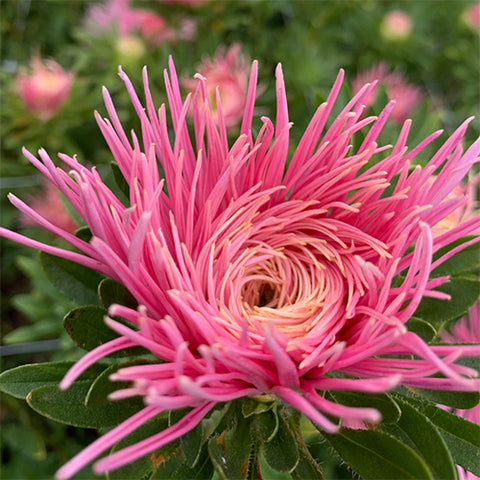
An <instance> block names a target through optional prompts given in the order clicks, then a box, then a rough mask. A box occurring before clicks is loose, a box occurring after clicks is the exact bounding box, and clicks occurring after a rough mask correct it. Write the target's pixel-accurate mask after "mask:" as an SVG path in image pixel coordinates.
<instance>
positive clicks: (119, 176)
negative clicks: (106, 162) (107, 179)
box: [110, 162, 130, 198]
mask: <svg viewBox="0 0 480 480" xmlns="http://www.w3.org/2000/svg"><path fill="white" fill-rule="evenodd" d="M110 167H111V168H112V172H113V178H114V179H115V183H116V184H117V186H118V188H119V189H120V191H121V192H122V193H123V194H124V195H125V196H126V197H127V198H129V197H130V187H129V186H128V182H127V181H126V180H125V177H124V176H123V173H122V171H121V170H120V167H119V166H118V165H117V163H115V162H110Z"/></svg>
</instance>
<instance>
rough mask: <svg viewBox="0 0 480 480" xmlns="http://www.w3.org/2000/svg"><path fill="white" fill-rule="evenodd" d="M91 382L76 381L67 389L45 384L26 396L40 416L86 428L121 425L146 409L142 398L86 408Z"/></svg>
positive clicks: (109, 402)
mask: <svg viewBox="0 0 480 480" xmlns="http://www.w3.org/2000/svg"><path fill="white" fill-rule="evenodd" d="M91 385H92V382H91V381H88V380H87V381H80V382H75V383H74V384H73V385H72V386H71V387H70V388H68V389H67V390H64V391H62V390H59V389H58V387H57V386H53V385H46V386H44V387H40V388H37V389H35V390H33V391H32V392H30V393H29V394H28V395H27V398H26V400H27V402H28V404H29V405H30V406H31V407H32V408H33V409H34V410H35V411H37V412H38V413H40V414H41V415H43V416H45V417H48V418H51V419H52V420H55V421H57V422H60V423H66V424H67V425H73V426H76V427H84V428H105V427H113V426H115V425H118V424H119V423H121V422H122V421H124V420H125V419H127V418H128V417H130V416H131V415H133V414H134V413H136V412H138V411H139V410H141V409H142V408H143V407H144V404H143V401H142V400H141V399H140V398H133V399H126V400H119V401H108V402H107V403H104V404H101V405H95V406H92V407H87V406H86V405H85V399H86V397H87V394H88V391H89V390H90V387H91Z"/></svg>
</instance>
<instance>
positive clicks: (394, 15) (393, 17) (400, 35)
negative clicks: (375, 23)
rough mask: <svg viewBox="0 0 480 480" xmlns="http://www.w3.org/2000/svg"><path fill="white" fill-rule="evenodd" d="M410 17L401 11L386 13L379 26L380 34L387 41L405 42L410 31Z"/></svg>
mask: <svg viewBox="0 0 480 480" xmlns="http://www.w3.org/2000/svg"><path fill="white" fill-rule="evenodd" d="M412 26H413V25H412V17H411V16H410V15H409V14H408V13H407V12H404V11H403V10H392V11H391V12H388V13H387V14H386V15H385V17H384V18H383V20H382V23H381V25H380V33H381V34H382V36H383V37H384V38H386V39H387V40H394V41H400V40H406V39H407V38H408V37H409V35H410V32H411V31H412Z"/></svg>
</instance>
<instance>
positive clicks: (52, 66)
mask: <svg viewBox="0 0 480 480" xmlns="http://www.w3.org/2000/svg"><path fill="white" fill-rule="evenodd" d="M73 78H74V74H73V72H66V71H65V70H63V68H62V67H61V66H60V65H59V64H58V63H57V62H55V61H54V60H51V59H50V60H45V61H44V60H42V59H40V58H39V57H34V58H33V59H32V62H31V73H27V72H26V71H25V70H22V71H20V72H19V73H18V75H17V77H16V85H17V89H18V93H19V95H20V97H21V99H22V101H23V102H24V104H25V106H26V108H28V109H29V110H30V111H31V112H32V113H34V114H35V115H37V116H38V117H39V118H41V119H42V120H44V121H46V120H48V119H50V118H52V117H53V116H54V115H55V114H56V113H57V111H58V110H59V109H60V108H61V107H62V105H63V104H64V103H65V102H66V100H67V99H68V96H69V95H70V89H71V88H72V82H73Z"/></svg>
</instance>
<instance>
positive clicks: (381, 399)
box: [327, 391, 401, 423]
mask: <svg viewBox="0 0 480 480" xmlns="http://www.w3.org/2000/svg"><path fill="white" fill-rule="evenodd" d="M327 397H331V398H330V399H331V400H334V401H335V402H337V403H340V404H341V405H346V406H348V407H368V408H375V409H377V410H378V411H379V412H380V413H381V414H382V422H384V423H396V422H397V421H398V419H399V418H400V415H401V410H400V407H399V406H398V405H397V404H396V402H395V400H393V398H392V397H391V396H390V395H388V394H386V393H382V394H380V393H358V392H348V391H338V392H328V394H327Z"/></svg>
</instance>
